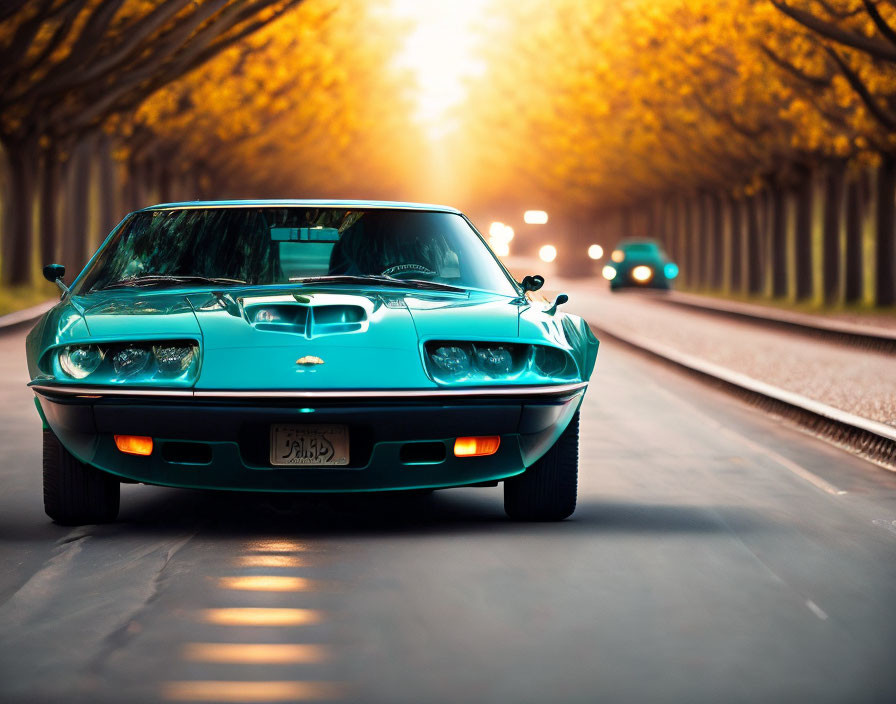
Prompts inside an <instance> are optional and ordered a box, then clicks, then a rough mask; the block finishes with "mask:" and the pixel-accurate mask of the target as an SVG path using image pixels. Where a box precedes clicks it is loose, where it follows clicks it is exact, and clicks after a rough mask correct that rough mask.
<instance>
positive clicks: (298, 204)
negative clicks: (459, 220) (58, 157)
mask: <svg viewBox="0 0 896 704" xmlns="http://www.w3.org/2000/svg"><path fill="white" fill-rule="evenodd" d="M187 208H368V209H373V208H381V209H390V210H427V211H437V212H440V213H455V214H458V215H459V214H460V211H459V210H457V209H456V208H450V207H448V206H447V205H432V204H428V203H403V202H400V201H389V200H316V199H310V200H302V199H291V198H285V199H267V200H262V199H259V200H191V201H184V202H180V203H159V204H158V205H151V206H149V207H147V208H143V209H142V210H141V211H138V212H142V211H146V210H180V209H187Z"/></svg>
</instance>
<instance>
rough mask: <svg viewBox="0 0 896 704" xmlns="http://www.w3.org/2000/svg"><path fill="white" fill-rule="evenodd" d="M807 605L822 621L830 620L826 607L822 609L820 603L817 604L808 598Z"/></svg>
mask: <svg viewBox="0 0 896 704" xmlns="http://www.w3.org/2000/svg"><path fill="white" fill-rule="evenodd" d="M806 606H808V607H809V611H811V612H812V613H813V614H815V615H816V616H818V618H820V619H821V620H822V621H827V620H828V615H827V614H826V613H825V611H824V609H822V608H821V607H820V606H819V605H818V604H816V603H815V602H814V601H812V600H811V599H806Z"/></svg>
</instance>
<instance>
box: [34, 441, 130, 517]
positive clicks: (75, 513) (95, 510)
mask: <svg viewBox="0 0 896 704" xmlns="http://www.w3.org/2000/svg"><path fill="white" fill-rule="evenodd" d="M120 494H121V485H120V484H119V482H118V481H117V480H116V479H114V478H113V477H110V476H109V475H108V474H106V473H105V472H101V471H100V470H98V469H96V468H95V467H91V466H90V465H87V464H84V463H83V462H80V461H79V460H78V459H77V458H76V457H75V456H74V455H72V453H70V452H69V451H68V450H66V449H65V448H64V447H63V446H62V443H61V442H59V438H57V437H56V436H55V435H54V434H53V431H52V430H44V511H46V512H47V515H48V516H49V517H50V518H52V519H53V520H54V521H55V522H56V523H61V524H62V525H66V526H73V525H83V524H87V523H108V522H109V521H114V520H115V519H116V518H117V517H118V504H119V498H120Z"/></svg>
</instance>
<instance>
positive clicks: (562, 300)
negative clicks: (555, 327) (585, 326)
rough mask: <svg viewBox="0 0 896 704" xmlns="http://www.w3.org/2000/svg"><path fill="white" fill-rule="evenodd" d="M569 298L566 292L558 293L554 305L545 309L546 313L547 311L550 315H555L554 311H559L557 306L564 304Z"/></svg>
mask: <svg viewBox="0 0 896 704" xmlns="http://www.w3.org/2000/svg"><path fill="white" fill-rule="evenodd" d="M568 300H569V296H567V295H566V294H565V293H558V294H557V298H555V299H554V303H553V305H552V306H551V307H550V308H548V309H547V310H546V311H545V313H547V314H548V315H553V314H554V313H556V312H557V306H562V305H563V304H564V303H566V302H567V301H568Z"/></svg>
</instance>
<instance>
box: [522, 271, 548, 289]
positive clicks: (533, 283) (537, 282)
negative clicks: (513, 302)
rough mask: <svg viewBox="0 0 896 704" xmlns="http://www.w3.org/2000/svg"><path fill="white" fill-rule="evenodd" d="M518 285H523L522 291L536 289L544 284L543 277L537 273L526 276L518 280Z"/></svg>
mask: <svg viewBox="0 0 896 704" xmlns="http://www.w3.org/2000/svg"><path fill="white" fill-rule="evenodd" d="M520 286H522V287H523V291H537V290H538V289H540V288H541V287H542V286H544V277H543V276H540V275H539V274H533V275H532V276H527V277H526V278H524V279H523V280H522V281H520Z"/></svg>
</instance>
